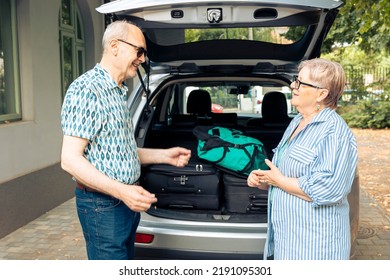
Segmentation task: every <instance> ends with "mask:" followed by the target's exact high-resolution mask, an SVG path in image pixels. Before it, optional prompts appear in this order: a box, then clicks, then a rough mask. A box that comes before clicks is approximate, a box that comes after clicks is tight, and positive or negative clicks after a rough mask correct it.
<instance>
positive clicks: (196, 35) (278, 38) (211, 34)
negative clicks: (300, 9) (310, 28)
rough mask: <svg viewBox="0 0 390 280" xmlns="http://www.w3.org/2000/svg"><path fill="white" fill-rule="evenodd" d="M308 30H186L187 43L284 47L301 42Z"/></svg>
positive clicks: (268, 28) (283, 28)
mask: <svg viewBox="0 0 390 280" xmlns="http://www.w3.org/2000/svg"><path fill="white" fill-rule="evenodd" d="M306 29H307V28H306V27H302V26H293V27H291V26H290V27H287V26H284V27H252V28H215V29H186V30H185V43H192V42H197V41H209V40H229V39H234V40H249V41H260V42H267V43H275V44H282V45H284V44H292V43H294V42H296V41H298V40H300V39H301V38H302V36H303V35H304V33H305V32H306Z"/></svg>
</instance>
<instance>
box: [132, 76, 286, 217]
mask: <svg viewBox="0 0 390 280" xmlns="http://www.w3.org/2000/svg"><path fill="white" fill-rule="evenodd" d="M265 81H266V79H264V78H262V79H259V78H258V79H257V80H256V79H255V78H253V79H248V78H242V77H229V78H227V77H218V78H214V79H210V78H209V81H208V79H207V78H204V79H199V78H195V77H194V78H190V77H186V78H183V79H178V80H174V81H170V82H167V83H165V84H164V85H163V86H161V87H160V88H158V89H157V90H155V91H154V92H153V96H151V97H150V103H151V105H152V108H151V112H152V113H149V114H147V115H145V116H144V117H143V118H150V121H146V122H142V123H146V124H148V127H140V126H138V127H137V131H138V133H137V131H136V136H137V137H136V139H137V141H138V143H139V144H140V143H142V146H143V147H149V148H169V147H174V146H181V147H185V148H188V149H190V150H191V151H192V158H191V161H192V162H202V161H201V160H200V159H199V158H198V157H197V146H198V139H197V138H196V137H195V135H194V134H193V132H192V131H193V129H194V128H195V127H196V126H221V127H229V128H234V129H237V130H240V131H242V132H243V133H244V134H245V135H247V136H251V137H254V138H256V139H258V140H260V141H262V142H263V144H264V147H265V153H266V154H267V156H268V158H270V159H271V158H272V149H273V148H275V147H276V145H277V144H278V143H279V141H280V139H281V137H282V135H283V133H284V131H285V129H286V127H287V126H288V124H289V122H290V121H291V119H292V114H293V112H290V115H288V109H287V99H286V93H282V92H281V91H277V90H275V89H280V90H281V89H282V88H283V87H286V86H287V85H288V82H287V81H286V82H281V81H280V80H278V81H276V80H274V81H272V82H270V81H271V80H267V82H265ZM260 85H261V88H262V89H263V90H264V91H267V92H266V93H265V94H264V97H263V103H262V110H261V112H262V114H255V113H254V112H253V104H252V102H253V101H254V100H256V99H257V96H253V89H254V88H255V87H256V88H258V87H259V86H260ZM251 92H252V95H251ZM216 96H219V99H218V98H216ZM214 101H215V102H217V103H218V102H224V103H223V104H224V106H223V107H224V110H223V112H222V113H214V112H212V109H211V108H212V106H211V104H212V103H213V102H214ZM229 104H230V105H229ZM140 131H143V132H144V131H146V133H139V132H140ZM146 173H147V172H145V171H144V172H143V174H146ZM222 181H223V180H221V182H222ZM241 184H242V185H244V186H246V179H245V178H241ZM256 190H257V189H256ZM220 195H221V200H220V201H221V202H220V203H221V204H220V208H219V209H218V210H210V209H191V208H186V209H175V208H174V207H172V208H169V207H168V208H166V209H161V208H153V209H151V210H149V213H157V212H158V215H159V216H161V215H166V217H171V216H172V215H174V216H175V217H176V218H177V217H178V216H177V215H178V213H181V214H180V215H179V217H180V218H182V219H185V217H187V218H189V219H191V220H194V219H195V220H196V219H201V220H205V219H206V220H208V219H210V218H212V219H215V217H218V216H219V215H225V217H226V215H227V216H229V220H230V221H237V220H238V216H240V217H241V218H240V221H241V222H244V221H248V219H254V215H255V216H257V217H256V219H257V220H259V217H258V216H259V215H260V216H261V217H262V218H260V220H261V219H266V215H264V214H265V213H266V205H264V207H259V208H256V210H255V211H251V212H250V213H249V212H248V213H242V212H236V213H234V212H230V211H227V210H226V208H225V203H226V200H225V199H224V186H223V183H221V194H220ZM265 195H266V194H265ZM195 214H196V215H197V216H196V215H195ZM210 214H213V216H212V217H211V216H209V215H210ZM243 214H244V215H245V216H246V218H243ZM186 215H188V216H186ZM194 215H195V216H194ZM234 217H237V218H234Z"/></svg>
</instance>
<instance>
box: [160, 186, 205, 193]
mask: <svg viewBox="0 0 390 280" xmlns="http://www.w3.org/2000/svg"><path fill="white" fill-rule="evenodd" d="M161 191H162V192H164V193H200V192H201V190H200V189H195V187H194V186H192V185H185V186H181V187H176V186H167V187H162V188H161Z"/></svg>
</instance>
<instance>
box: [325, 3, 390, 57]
mask: <svg viewBox="0 0 390 280" xmlns="http://www.w3.org/2000/svg"><path fill="white" fill-rule="evenodd" d="M343 2H345V5H344V6H343V7H342V8H341V9H340V14H339V15H338V17H337V18H336V21H335V23H334V25H333V27H332V28H331V30H330V32H329V34H328V36H327V39H326V40H325V42H324V45H323V51H324V52H330V51H331V50H332V47H333V46H334V45H335V44H336V45H337V44H338V45H341V46H343V45H345V44H349V45H353V44H355V43H357V44H358V46H359V48H360V49H362V50H364V51H365V52H368V53H382V52H385V53H386V54H389V52H390V40H389V34H390V1H388V0H379V1H378V0H364V1H361V0H344V1H343Z"/></svg>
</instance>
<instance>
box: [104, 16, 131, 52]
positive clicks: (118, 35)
mask: <svg viewBox="0 0 390 280" xmlns="http://www.w3.org/2000/svg"><path fill="white" fill-rule="evenodd" d="M129 25H133V24H132V23H131V22H129V21H127V20H118V21H114V22H112V23H110V24H109V25H108V26H107V28H106V31H104V35H103V40H102V47H103V52H104V51H105V50H106V49H107V47H108V45H109V43H110V41H111V40H113V39H122V40H126V39H127V38H126V37H127V35H128V34H129V32H130V31H129Z"/></svg>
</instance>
